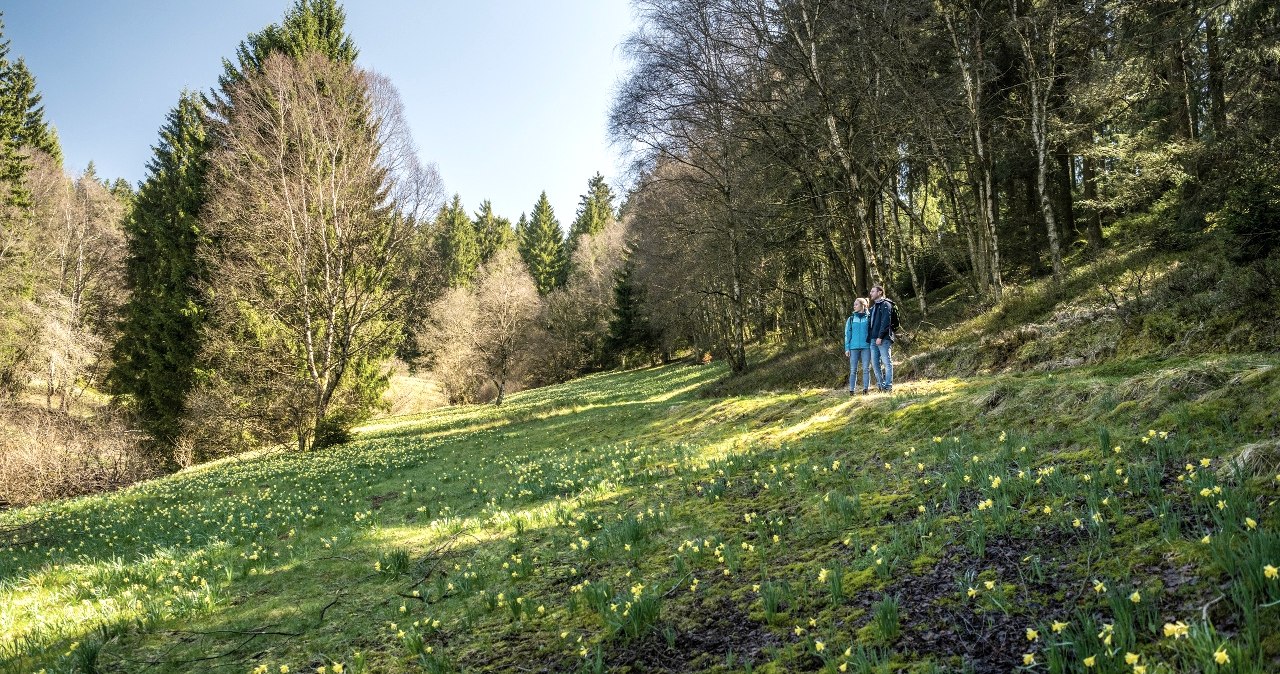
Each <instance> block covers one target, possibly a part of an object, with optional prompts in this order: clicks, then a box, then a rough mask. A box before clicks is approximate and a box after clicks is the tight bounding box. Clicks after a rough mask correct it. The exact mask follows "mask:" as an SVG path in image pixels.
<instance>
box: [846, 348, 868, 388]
mask: <svg viewBox="0 0 1280 674" xmlns="http://www.w3.org/2000/svg"><path fill="white" fill-rule="evenodd" d="M859 362H861V363H862V390H864V391H865V390H867V389H868V388H871V349H850V350H849V390H850V391H856V390H858V363H859Z"/></svg>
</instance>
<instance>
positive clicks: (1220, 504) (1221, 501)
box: [1217, 499, 1227, 510]
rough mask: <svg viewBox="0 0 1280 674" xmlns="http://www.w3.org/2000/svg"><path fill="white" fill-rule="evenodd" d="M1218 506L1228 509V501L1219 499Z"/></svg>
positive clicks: (1221, 508) (1219, 508) (1220, 508)
mask: <svg viewBox="0 0 1280 674" xmlns="http://www.w3.org/2000/svg"><path fill="white" fill-rule="evenodd" d="M1217 506H1218V510H1226V509H1227V502H1226V501H1223V500H1222V499H1218V503H1217Z"/></svg>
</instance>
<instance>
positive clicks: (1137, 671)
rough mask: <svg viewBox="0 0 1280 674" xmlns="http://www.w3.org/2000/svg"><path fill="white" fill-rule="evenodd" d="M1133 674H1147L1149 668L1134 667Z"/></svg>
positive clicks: (1142, 666) (1143, 666) (1144, 666)
mask: <svg viewBox="0 0 1280 674" xmlns="http://www.w3.org/2000/svg"><path fill="white" fill-rule="evenodd" d="M1133 674H1147V666H1146V665H1134V666H1133Z"/></svg>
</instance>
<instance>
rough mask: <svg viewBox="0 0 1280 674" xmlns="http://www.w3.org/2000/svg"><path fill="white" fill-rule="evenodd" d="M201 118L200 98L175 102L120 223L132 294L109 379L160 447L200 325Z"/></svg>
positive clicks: (176, 421)
mask: <svg viewBox="0 0 1280 674" xmlns="http://www.w3.org/2000/svg"><path fill="white" fill-rule="evenodd" d="M204 114H205V113H204V107H203V105H202V103H201V100H200V98H199V96H197V95H195V94H192V93H183V94H182V96H181V97H180V98H179V99H178V104H177V106H176V107H174V109H173V110H171V111H170V112H169V116H168V118H167V119H166V122H165V125H164V126H163V127H162V128H161V129H160V141H159V143H158V144H157V145H156V146H155V148H154V155H153V157H152V159H151V161H150V163H148V165H147V178H146V180H144V181H143V183H142V185H141V187H140V188H139V190H138V193H137V197H136V200H135V202H134V206H133V209H132V211H131V213H130V215H129V217H128V218H127V219H126V221H125V235H126V237H127V246H128V257H127V261H126V266H125V283H126V285H127V286H128V288H129V291H130V296H129V301H128V303H127V304H126V305H125V308H124V312H123V313H124V320H123V321H122V323H121V326H120V327H121V336H120V340H119V341H118V342H117V343H116V347H115V354H114V355H115V367H114V370H113V371H112V376H111V381H112V384H113V387H114V389H115V391H116V392H117V393H122V394H127V395H130V396H132V397H133V399H134V401H135V405H136V407H137V411H138V416H139V418H140V419H141V420H142V424H143V426H144V427H145V428H146V429H147V431H148V432H150V433H151V434H152V436H153V437H155V438H156V439H157V440H159V441H161V442H163V443H169V442H172V441H173V440H174V439H175V437H176V436H177V433H178V431H179V428H180V424H181V420H182V415H183V409H184V400H185V398H186V395H187V392H188V391H189V390H190V389H191V385H192V383H193V380H194V374H195V359H196V354H197V353H198V351H199V348H200V340H199V336H200V326H201V324H202V322H203V320H204V309H203V307H202V304H201V301H200V298H199V296H198V294H197V292H196V284H197V282H198V281H199V279H200V278H201V275H202V274H201V268H200V265H199V262H198V258H197V256H196V250H197V247H198V246H199V244H200V242H201V239H202V236H203V231H202V229H201V226H200V222H199V221H198V217H199V214H200V212H201V210H202V209H203V208H204V203H205V181H206V174H207V172H208V163H207V156H208V152H207V149H208V146H209V140H208V137H207V135H206V126H205V118H204ZM120 187H121V186H120V184H119V181H117V183H116V185H115V188H116V189H117V190H118V189H119V188H120ZM125 187H126V188H127V185H126V186H125ZM117 196H118V195H117Z"/></svg>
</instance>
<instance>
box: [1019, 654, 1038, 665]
mask: <svg viewBox="0 0 1280 674" xmlns="http://www.w3.org/2000/svg"><path fill="white" fill-rule="evenodd" d="M1022 664H1024V665H1027V666H1028V667H1030V666H1031V665H1034V664H1036V656H1035V653H1023V654H1022Z"/></svg>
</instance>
